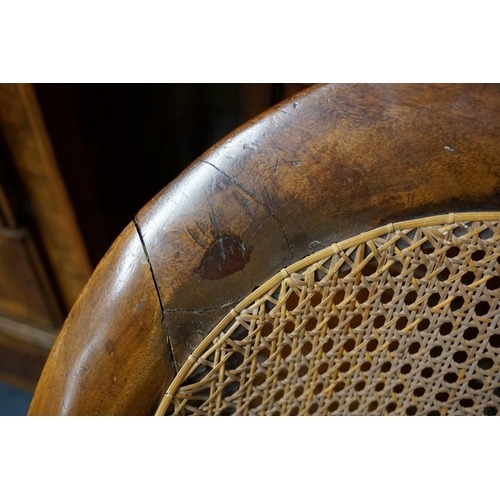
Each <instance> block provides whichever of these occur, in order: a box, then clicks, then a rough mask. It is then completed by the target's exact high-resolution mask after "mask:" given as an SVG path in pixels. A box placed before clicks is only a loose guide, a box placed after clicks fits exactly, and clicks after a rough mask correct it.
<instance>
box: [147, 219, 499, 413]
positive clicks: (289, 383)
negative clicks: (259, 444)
mask: <svg viewBox="0 0 500 500" xmlns="http://www.w3.org/2000/svg"><path fill="white" fill-rule="evenodd" d="M499 221H500V213H498V212H495V213H492V212H488V213H484V212H483V213H462V214H448V215H443V216H436V217H428V218H425V219H418V220H412V221H405V222H400V223H394V224H389V225H387V226H384V227H382V228H378V229H375V230H373V231H369V232H367V233H363V234H361V235H359V236H357V237H355V238H351V239H348V240H345V241H343V242H341V243H334V244H333V245H331V246H330V247H328V248H325V249H323V250H321V251H319V252H317V253H315V254H313V255H310V256H308V257H306V258H305V259H302V260H301V261H298V262H296V263H294V264H293V265H291V266H289V267H288V268H286V269H283V270H282V271H281V272H280V273H279V274H277V275H276V276H274V277H273V278H272V279H271V280H269V281H268V282H266V283H265V284H263V285H262V286H260V287H259V288H258V289H256V290H255V291H254V292H253V293H252V294H250V295H249V296H248V297H247V298H246V299H245V300H243V301H242V302H241V303H240V304H239V305H238V306H237V307H235V308H234V309H233V310H232V311H231V313H230V314H228V315H227V316H226V317H225V318H224V319H223V320H222V321H221V322H220V323H219V325H217V327H216V328H215V329H214V330H213V331H212V332H211V333H210V334H209V335H208V336H207V337H206V338H205V339H204V340H203V341H202V342H201V344H200V345H199V346H198V347H197V348H196V349H195V351H194V352H193V354H192V355H191V356H190V357H189V359H188V361H187V362H186V363H185V364H184V366H183V367H182V368H181V370H180V371H179V373H178V374H177V376H176V378H175V379H174V381H173V382H172V384H171V385H170V387H169V389H168V390H167V393H166V395H165V397H164V398H163V401H162V403H161V404H160V407H159V408H158V411H157V415H163V414H165V413H169V414H174V415H327V414H337V415H369V414H371V415H384V414H393V415H405V414H406V415H415V414H416V415H434V414H435V415H438V414H439V415H451V414H463V415H478V414H479V415H482V414H486V415H494V414H496V413H497V409H498V408H499V406H500V356H499V354H500V331H499V318H500V308H499V300H500V274H499V272H500V245H499V240H500V227H499V224H500V222H499Z"/></svg>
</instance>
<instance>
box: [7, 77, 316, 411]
mask: <svg viewBox="0 0 500 500" xmlns="http://www.w3.org/2000/svg"><path fill="white" fill-rule="evenodd" d="M307 86H308V85H307V84H288V83H287V84H283V83H274V84H272V83H269V84H267V83H266V84H164V85H156V84H154V85H153V84H144V85H136V84H98V85H93V84H92V85H91V84H34V85H31V84H0V415H25V414H26V412H27V411H28V406H29V403H30V401H31V397H32V394H33V391H34V388H35V386H36V383H37V380H38V378H39V376H40V373H41V371H42V368H43V365H44V363H45V360H46V358H47V356H48V353H49V351H50V349H51V347H52V344H53V343H54V339H55V337H56V336H57V333H58V332H59V330H60V328H61V326H62V323H63V321H64V318H65V317H66V315H67V314H68V312H69V310H70V309H71V306H72V305H73V303H74V301H75V299H76V297H77V296H78V294H79V293H80V291H81V289H82V288H83V286H84V285H85V283H86V282H87V280H88V278H89V277H90V275H91V273H92V270H93V269H94V267H95V266H96V265H97V263H98V262H99V260H100V259H101V258H102V256H103V255H104V253H105V252H106V250H107V249H108V248H109V246H110V245H111V243H112V242H113V241H114V239H115V238H116V237H117V236H118V234H119V233H120V232H121V231H122V229H123V228H124V227H125V226H126V225H127V224H128V223H129V222H130V221H131V220H132V218H133V217H134V215H135V214H136V213H137V212H138V211H139V210H140V208H141V207H142V206H143V205H144V204H146V203H147V202H148V201H149V200H150V199H151V198H152V197H153V196H154V195H155V194H156V193H157V192H158V191H160V190H161V189H162V188H163V187H164V186H165V185H166V184H168V183H169V182H170V181H171V180H172V179H174V178H175V177H176V176H177V175H178V174H179V173H180V172H181V171H182V170H183V169H184V168H186V167H187V166H188V165H189V164H190V163H191V162H192V161H194V160H195V159H196V158H197V157H198V156H199V155H200V154H202V153H203V152H204V151H206V150H207V149H208V148H209V147H211V146H212V145H213V144H214V143H215V142H217V141H218V140H219V139H221V138H222V137H224V136H225V135H227V134H228V133H229V132H231V131H232V130H234V129H235V128H236V127H238V126H239V125H241V124H242V123H244V122H246V121H247V120H249V119H251V118H253V117H255V116H256V115H258V114H260V113H262V112H264V111H265V110H267V109H268V108H270V107H271V106H273V105H275V104H277V103H278V102H280V101H281V100H283V99H286V98H289V97H291V96H292V95H293V94H295V93H296V92H298V91H300V90H303V89H305V88H306V87H307Z"/></svg>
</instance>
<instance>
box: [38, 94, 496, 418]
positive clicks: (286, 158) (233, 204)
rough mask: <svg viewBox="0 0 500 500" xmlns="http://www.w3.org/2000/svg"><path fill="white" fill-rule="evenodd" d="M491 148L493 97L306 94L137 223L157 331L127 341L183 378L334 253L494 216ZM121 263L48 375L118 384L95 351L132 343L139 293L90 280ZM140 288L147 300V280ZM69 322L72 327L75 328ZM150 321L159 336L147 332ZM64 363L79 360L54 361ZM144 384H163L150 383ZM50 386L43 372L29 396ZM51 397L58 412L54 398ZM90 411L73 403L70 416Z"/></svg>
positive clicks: (83, 306) (249, 129)
mask: <svg viewBox="0 0 500 500" xmlns="http://www.w3.org/2000/svg"><path fill="white" fill-rule="evenodd" d="M499 138H500V88H499V87H498V86H479V85H327V86H318V87H314V88H311V89H308V90H306V91H305V92H303V93H302V94H300V95H298V96H296V97H295V98H294V99H292V100H290V101H288V102H286V103H284V104H283V105H280V106H278V107H276V108H274V109H273V110H271V111H269V112H268V113H266V114H265V115H262V116H261V117H259V118H257V119H255V120H253V121H251V122H249V123H248V124H247V125H245V126H244V127H242V128H240V129H238V130H237V131H236V132H235V133H234V134H232V135H230V136H229V137H227V138H226V139H225V140H223V141H221V142H220V143H218V144H217V145H216V146H214V147H213V148H212V149H211V150H209V151H208V152H207V153H206V154H205V155H204V156H202V157H201V158H200V159H199V160H198V161H197V162H195V163H194V164H193V165H192V166H191V167H190V168H189V169H188V170H186V171H185V172H184V173H183V174H182V175H181V176H180V177H179V178H178V179H177V180H175V181H174V182H173V183H171V184H170V185H169V186H167V187H166V188H165V189H164V190H163V191H162V192H161V193H159V194H158V195H157V196H156V197H155V198H154V199H153V200H152V201H151V202H150V203H149V204H148V205H147V206H146V207H144V209H143V210H142V211H141V212H140V213H139V214H138V216H137V219H136V222H137V227H138V231H139V232H140V234H141V238H142V240H143V242H144V246H145V249H146V252H147V256H148V259H149V263H150V264H151V269H152V271H153V274H154V276H155V280H156V283H155V285H156V287H157V290H158V293H159V301H160V302H161V304H162V307H163V310H164V316H165V321H164V327H165V332H164V331H163V330H162V329H161V328H160V326H159V325H160V323H161V320H160V317H159V316H158V314H159V311H157V313H156V316H155V315H152V316H151V317H149V319H146V316H141V318H143V319H142V320H141V322H139V324H138V325H136V328H137V329H139V330H142V331H143V332H144V331H148V332H155V333H154V334H155V335H157V341H158V342H159V338H160V337H161V338H162V339H163V341H164V337H162V335H164V333H165V334H166V335H167V336H168V338H169V339H170V342H171V345H172V350H173V355H174V358H175V362H176V364H177V366H180V365H182V364H183V363H184V362H185V360H186V359H187V357H188V356H189V354H190V353H191V352H192V350H193V349H194V347H196V345H197V344H198V343H199V342H200V340H201V339H202V338H203V337H204V336H206V335H207V334H208V333H209V332H210V330H211V329H212V328H213V327H214V326H215V325H216V324H217V323H218V322H219V321H220V319H221V318H222V317H223V316H224V315H225V314H226V313H227V312H228V311H229V310H230V309H231V307H232V306H233V305H235V304H236V303H238V302H239V301H240V300H242V299H243V298H244V297H245V296H246V295H248V294H249V293H250V292H251V291H252V290H253V289H254V288H255V287H256V286H259V285H261V284H262V283H263V282H264V281H265V280H267V279H268V278H269V277H271V276H272V275H274V274H275V273H276V272H278V271H279V270H280V269H281V268H283V267H285V266H288V265H290V264H291V263H292V262H294V261H296V260H298V259H300V258H302V257H304V256H306V255H308V254H309V253H311V252H314V251H316V250H318V249H319V248H322V247H323V246H325V245H328V244H331V243H332V242H333V241H339V240H343V239H346V238H348V237H351V236H354V235H356V234H358V233H360V232H363V231H367V230H369V229H372V228H374V227H377V226H381V225H383V224H385V223H388V222H391V221H401V220H405V219H411V218H416V217H423V216H427V215H434V214H441V213H448V212H461V211H474V210H482V211H487V210H498V209H499V208H500V141H499ZM119 246H120V245H119ZM127 248H128V247H127ZM122 252H123V250H120V251H118V247H116V246H115V249H114V250H113V251H112V253H111V254H109V255H108V256H107V257H106V259H105V260H104V261H103V263H101V265H100V267H99V270H98V271H97V273H96V276H94V278H93V279H92V281H91V284H90V286H89V287H88V288H87V289H86V290H85V292H84V294H83V296H82V298H81V299H80V301H79V303H78V305H77V307H76V309H77V313H75V311H73V312H72V314H71V315H70V318H69V320H68V322H67V323H66V326H65V332H64V333H63V336H62V337H61V339H60V341H59V342H58V346H59V347H58V348H57V347H56V349H55V351H54V353H53V354H52V356H51V360H50V362H49V365H48V366H49V367H50V366H52V367H55V366H62V368H58V370H62V371H63V372H64V371H68V370H75V368H74V367H73V364H72V363H73V362H74V359H81V357H82V356H86V357H85V360H86V361H85V363H86V364H85V366H86V367H88V368H92V367H95V369H96V371H101V370H102V371H104V373H106V376H107V377H111V378H112V377H113V375H112V374H113V373H114V371H115V370H117V369H118V364H117V362H116V360H113V359H109V356H108V357H106V356H105V355H104V351H103V350H102V349H103V347H102V345H101V343H102V342H101V340H96V339H104V338H106V340H107V336H109V335H112V336H113V339H114V338H116V339H118V338H120V339H122V338H131V339H135V338H136V337H135V336H136V335H137V333H136V332H135V328H133V327H132V326H131V325H132V323H133V321H131V318H130V315H131V311H132V309H131V308H133V306H132V305H131V304H130V303H129V302H127V301H126V300H128V301H131V302H132V304H133V303H135V302H134V300H135V299H132V297H133V296H135V294H134V293H132V292H123V295H120V296H116V295H115V296H113V294H112V293H111V292H112V288H110V285H109V284H106V282H105V280H103V279H102V278H99V276H106V275H107V273H108V274H109V273H111V272H112V268H113V267H114V266H116V263H117V262H118V261H119V259H123V256H122ZM130 255H131V254H130ZM137 255H141V259H142V258H144V256H142V254H137ZM129 258H130V257H129ZM137 258H139V257H137ZM143 265H144V266H145V265H146V264H145V263H143ZM144 273H145V271H144ZM135 276H136V277H135V278H134V279H130V280H129V284H128V286H129V287H131V288H134V287H137V286H138V285H137V284H136V280H139V279H141V280H145V276H146V273H145V274H142V272H141V273H138V274H137V275H135ZM149 278H150V280H151V276H150V275H149ZM144 282H145V281H144ZM148 286H149V288H150V290H151V293H153V291H154V284H153V283H152V281H150V282H149V285H148ZM134 289H135V288H134ZM96 297H100V299H99V300H102V301H104V302H105V303H106V304H107V307H108V311H112V312H113V314H112V315H111V316H110V317H108V318H107V319H106V325H105V327H104V326H102V327H100V328H99V330H98V332H97V333H95V332H92V331H91V330H92V329H91V330H88V329H85V326H84V325H85V324H88V323H89V321H93V320H92V317H93V309H94V307H95V305H96V304H97V303H98V299H97V298H96ZM125 299H126V300H125ZM96 301H97V302H96ZM115 310H116V311H120V312H115ZM75 314H76V315H77V317H78V321H79V322H75V321H74V320H72V318H74V317H75ZM80 318H81V319H80ZM83 318H85V319H83ZM155 318H156V319H155ZM147 321H149V322H150V325H149V327H148V326H146V322H147ZM154 321H157V322H158V325H157V326H154V327H153V326H152V325H153V324H154ZM119 322H121V323H122V324H125V325H127V326H126V327H124V326H122V325H120V324H119ZM104 328H107V329H108V330H109V331H108V332H107V333H106V332H105V331H104ZM118 330H120V333H117V332H118ZM82 331H83V332H84V334H83V336H82V333H81V332H82ZM110 331H113V332H115V333H113V334H111V333H110ZM154 334H153V333H151V337H148V338H151V339H152V338H153V337H154ZM151 342H153V341H152V340H151ZM97 343H99V345H100V346H101V347H99V349H96V348H95V346H96V345H97ZM135 345H136V347H137V346H138V345H139V344H138V343H137V342H136V344H135ZM62 350H64V352H66V353H67V352H70V351H74V352H75V353H78V355H76V354H73V355H72V356H73V357H71V356H68V355H65V356H62V357H61V355H60V353H59V351H62ZM166 351H167V349H166V347H164V351H161V350H158V352H157V354H156V358H157V359H156V362H157V363H158V367H160V365H159V363H160V358H161V359H162V363H164V365H162V366H161V370H165V373H167V375H165V374H164V375H163V378H162V379H161V380H162V383H163V385H164V382H165V381H166V380H167V379H168V378H169V377H171V370H173V368H172V367H170V368H167V366H166V361H165V360H166V359H167V358H168V355H166V354H165V352H166ZM146 353H147V355H146ZM146 353H140V352H137V351H132V350H129V351H127V352H126V353H124V352H121V353H120V357H119V358H120V359H121V360H122V364H123V363H125V364H128V369H129V370H130V372H129V376H130V375H132V374H134V373H136V372H137V371H140V370H141V368H142V366H143V364H144V363H146V366H147V363H151V362H152V361H151V360H152V359H153V357H148V356H150V355H151V356H152V354H151V351H150V350H147V351H146ZM75 356H76V358H75ZM96 356H98V357H99V361H100V362H99V363H97V362H96V361H95V360H94V357H96ZM56 357H59V360H56V359H55V358H56ZM129 357H130V358H129ZM142 358H144V359H142ZM169 362H170V361H169ZM52 370H55V368H52ZM161 370H160V371H161ZM46 371H47V370H46ZM49 371H50V370H49ZM49 371H47V373H49ZM68 373H69V371H68ZM71 373H74V371H73V372H71ZM78 373H80V372H78ZM120 373H121V374H124V373H125V372H124V371H123V370H122V371H121V372H120ZM155 373H158V371H156V372H155ZM149 380H150V383H152V384H153V383H154V384H158V381H157V379H154V378H152V372H151V378H150V379H149ZM52 382H53V377H51V375H50V374H45V373H44V377H43V378H42V381H41V383H40V385H39V389H38V391H37V397H38V393H40V394H43V393H45V392H47V391H48V387H49V385H50V384H51V383H52ZM144 383H145V382H144ZM160 385H161V384H160ZM74 387H75V389H74V391H76V392H78V391H80V392H79V394H80V398H81V401H84V398H85V397H87V398H93V401H94V402H93V404H94V405H97V406H94V407H93V408H94V409H95V411H96V412H99V413H102V412H111V411H118V410H119V409H120V406H119V405H118V406H116V407H113V406H112V405H111V403H110V402H108V403H102V404H103V406H99V403H98V401H99V400H102V401H108V399H109V396H110V394H109V385H108V386H106V388H102V389H99V388H97V387H94V386H92V389H90V388H89V387H88V386H85V384H78V383H76V382H75V385H74ZM92 391H96V392H95V394H94V395H92V394H89V393H91V392H92ZM153 392H154V391H153ZM85 394H86V396H84V395H85ZM57 397H59V398H60V399H61V401H62V400H64V394H63V393H61V392H59V393H58V395H57ZM57 397H56V396H54V398H55V399H56V400H57ZM113 397H114V398H117V400H118V401H119V400H120V397H123V396H122V395H121V393H119V391H115V392H114V393H113ZM137 397H138V399H140V400H141V403H140V404H139V403H138V405H137V406H133V404H132V403H131V402H130V405H131V406H127V408H128V411H129V412H140V411H144V408H145V407H146V406H147V405H146V404H145V397H144V396H140V397H139V393H137ZM141 398H142V399H141ZM155 401H157V397H156V393H155V394H154V395H153V394H152V393H151V395H150V400H149V405H150V406H152V405H153V403H154V402H155ZM38 408H39V410H40V408H41V407H38ZM46 408H49V407H46ZM61 408H62V407H61ZM85 408H86V407H85V404H83V403H82V406H81V407H80V408H79V409H80V410H82V411H83V410H84V409H85ZM132 409H133V410H132ZM50 410H51V411H54V412H56V411H57V408H56V407H55V406H52V407H50ZM40 411H41V412H43V411H44V410H43V409H42V410H40Z"/></svg>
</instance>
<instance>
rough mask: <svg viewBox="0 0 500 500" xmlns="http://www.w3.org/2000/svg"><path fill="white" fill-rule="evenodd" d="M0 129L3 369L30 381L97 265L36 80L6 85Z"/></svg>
mask: <svg viewBox="0 0 500 500" xmlns="http://www.w3.org/2000/svg"><path fill="white" fill-rule="evenodd" d="M0 129H1V132H2V137H3V140H4V149H3V161H2V180H3V182H4V183H5V184H3V185H2V190H1V198H2V204H1V208H2V225H1V227H0V377H2V379H3V380H6V381H9V382H12V383H14V384H16V385H19V386H21V387H24V388H27V389H32V388H33V387H34V384H35V382H36V380H37V377H38V375H39V373H40V369H41V367H42V366H43V364H44V362H45V359H46V357H47V355H48V351H49V349H50V348H51V346H52V343H53V341H54V339H55V334H56V332H57V331H58V329H59V327H60V325H61V322H62V318H63V317H64V314H65V311H66V310H68V309H70V308H71V306H72V305H73V303H74V301H75V300H76V297H77V296H78V294H79V293H80V292H81V290H82V288H83V286H84V284H85V283H86V282H87V280H88V278H89V276H90V274H91V272H92V267H91V265H90V262H89V260H88V258H87V254H86V249H85V246H84V243H83V240H82V237H81V234H80V231H79V229H78V226H77V223H76V219H75V216H74V213H73V209H72V205H71V203H70V200H69V197H68V194H67V192H66V188H65V185H64V182H63V180H62V178H61V176H60V173H59V169H58V166H57V163H56V160H55V158H54V154H53V151H52V146H51V143H50V139H49V137H48V136H47V132H46V129H45V125H44V123H43V119H42V116H41V114H40V110H39V108H38V103H37V100H36V97H35V95H34V93H33V88H32V87H31V86H30V85H28V84H2V85H0ZM9 161H10V162H12V165H13V166H14V169H13V170H15V173H16V175H17V177H16V179H15V180H13V179H12V178H11V179H9V178H8V175H9V173H8V172H7V170H8V165H7V164H8V163H9ZM10 175H12V172H11V173H10ZM16 181H17V182H18V183H19V184H18V185H15V182H16ZM13 186H15V188H13ZM16 198H17V200H16V201H17V202H18V204H23V205H24V206H25V207H27V206H29V208H30V210H32V214H31V215H32V222H34V223H35V224H36V233H37V234H36V236H35V237H33V236H34V235H33V231H31V230H30V228H29V227H26V226H25V225H24V224H23V222H22V221H21V220H20V219H19V218H18V217H16V215H15V211H16V210H15V201H14V200H15V199H16ZM21 211H22V210H21V209H19V212H21ZM21 218H22V217H21ZM37 238H39V240H38V239H37ZM44 257H46V258H47V261H46V262H44V261H43V258H44ZM49 276H52V277H54V278H55V282H54V283H51V282H50V279H49ZM58 294H61V297H60V298H62V302H63V303H62V304H61V303H58V301H57V299H58Z"/></svg>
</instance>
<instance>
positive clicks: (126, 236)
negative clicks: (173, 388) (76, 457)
mask: <svg viewBox="0 0 500 500" xmlns="http://www.w3.org/2000/svg"><path fill="white" fill-rule="evenodd" d="M162 320H163V315H162V311H161V308H160V306H159V301H158V295H157V293H156V290H155V286H154V282H153V279H152V276H151V270H150V267H149V263H148V261H147V258H146V256H145V254H144V251H143V247H142V244H141V241H140V238H139V237H138V235H137V232H136V229H135V227H134V225H133V224H130V225H129V226H128V227H127V228H126V229H125V230H124V232H123V233H122V234H121V235H120V236H119V237H118V239H117V240H116V242H115V243H114V244H113V246H112V247H111V249H110V250H109V251H108V253H107V254H106V256H105V257H104V259H103V260H102V261H101V263H100V264H99V266H98V267H97V269H96V271H95V272H94V274H93V276H92V278H91V280H90V281H89V283H88V284H87V286H86V287H85V289H84V291H83V293H82V295H81V296H80V297H79V299H78V301H77V302H76V304H75V306H74V307H73V309H72V310H71V313H70V314H69V316H68V318H67V320H66V322H65V324H64V327H63V329H62V331H61V333H60V334H59V336H58V338H57V340H56V343H55V345H54V348H53V350H52V352H51V356H50V358H49V360H48V362H47V365H46V366H45V369H44V371H43V373H42V377H41V378H40V382H39V384H38V389H37V391H36V392H35V396H34V398H33V401H32V404H31V408H30V413H31V414H32V415H39V414H42V415H45V414H49V415H77V414H80V415H82V414H83V415H131V414H150V413H152V412H154V410H155V406H156V405H157V404H158V401H159V398H160V397H161V395H162V392H163V391H164V390H165V389H166V386H167V384H168V383H169V382H170V381H171V379H172V378H173V375H174V370H173V366H172V361H171V356H170V349H169V346H168V342H167V338H166V336H165V333H164V329H163V324H162Z"/></svg>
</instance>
